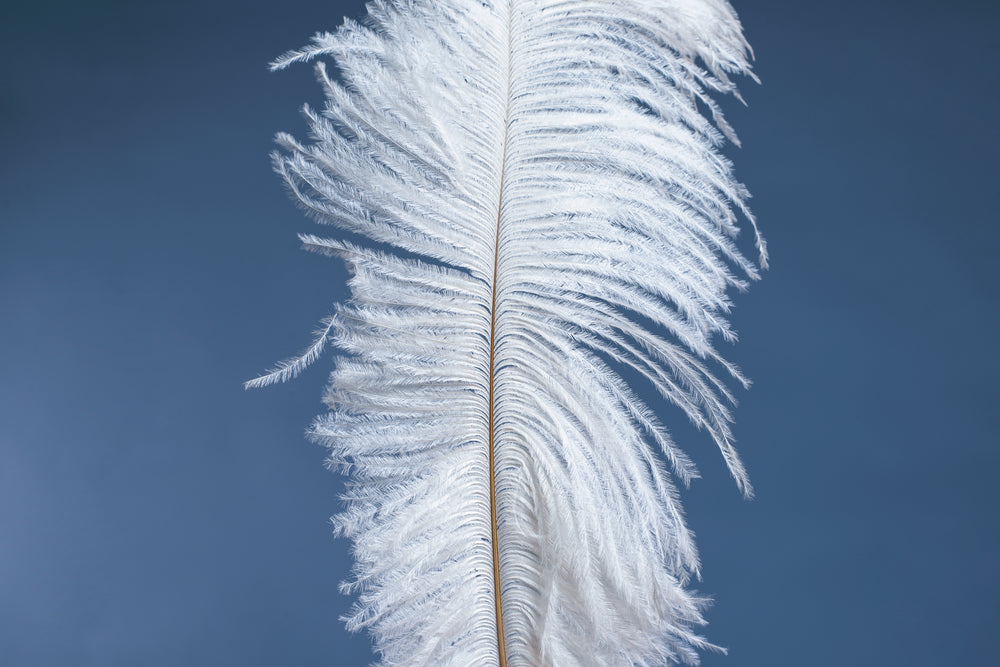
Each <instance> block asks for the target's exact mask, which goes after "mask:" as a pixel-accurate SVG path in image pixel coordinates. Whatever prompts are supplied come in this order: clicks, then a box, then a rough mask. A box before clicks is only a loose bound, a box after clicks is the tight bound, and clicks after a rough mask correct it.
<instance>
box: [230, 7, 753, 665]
mask: <svg viewBox="0 0 1000 667" xmlns="http://www.w3.org/2000/svg"><path fill="white" fill-rule="evenodd" d="M321 56H325V57H329V58H332V60H333V62H335V63H336V65H337V67H338V68H339V77H333V76H330V75H329V74H328V73H327V70H326V69H325V67H324V65H323V63H322V61H319V62H318V63H317V65H316V70H317V74H318V77H319V80H320V83H321V84H322V86H323V88H324V90H325V92H326V97H327V103H326V106H325V108H324V110H323V111H322V112H316V111H313V110H312V109H310V108H308V107H307V108H306V109H305V114H306V117H307V119H308V121H309V125H310V128H311V131H312V142H311V143H309V144H303V143H300V142H298V141H296V140H295V139H293V138H292V137H290V136H288V135H284V134H282V135H279V137H278V142H279V144H280V145H281V147H282V148H283V149H284V151H283V152H280V153H278V154H276V155H275V164H276V167H277V169H278V171H279V172H280V173H281V175H282V176H283V177H284V178H285V180H286V182H287V183H288V185H289V187H290V188H291V189H292V191H293V192H294V194H295V196H296V197H297V199H298V200H299V201H300V202H301V204H302V205H303V206H305V207H306V209H308V210H309V211H310V212H311V213H312V214H313V215H314V216H315V217H316V219H317V220H319V221H320V222H324V223H330V224H333V225H336V226H338V227H340V228H341V229H343V230H346V231H348V232H351V233H353V234H354V235H356V236H355V238H357V239H368V240H370V241H373V242H376V243H375V244H371V245H370V246H369V247H365V245H364V242H363V241H354V242H348V241H344V240H336V239H327V238H320V237H317V236H312V235H308V236H303V237H302V241H303V243H304V244H305V245H306V247H307V248H310V249H313V250H317V251H319V252H324V253H328V254H332V255H336V256H339V257H342V258H343V259H345V260H346V261H347V263H348V265H349V267H350V269H351V271H352V273H353V277H352V278H351V280H350V288H351V290H352V295H353V296H352V299H351V300H350V302H349V303H347V304H346V305H340V306H338V307H337V308H336V312H335V313H334V314H333V316H332V317H331V318H330V319H329V320H328V321H326V322H324V329H323V330H322V332H321V333H320V335H319V338H318V339H317V340H316V342H315V343H314V344H313V346H311V347H310V348H309V349H308V350H307V351H306V353H305V354H304V355H303V356H302V357H300V358H298V359H294V360H291V361H289V362H285V363H284V364H283V365H281V366H279V367H278V368H277V369H276V370H275V371H273V372H272V373H270V374H268V375H265V376H264V377H262V378H259V379H258V380H255V381H253V382H251V383H249V384H251V385H254V386H262V385H265V384H269V383H270V382H274V381H279V380H285V379H288V378H289V377H293V376H294V375H296V374H297V373H298V372H299V371H301V369H302V368H303V367H304V366H306V365H307V364H308V363H310V362H312V361H313V360H314V359H315V358H316V357H317V356H318V355H319V354H320V352H321V350H322V348H323V347H324V345H325V344H326V341H327V338H328V336H330V337H332V340H333V341H334V342H335V344H336V345H337V347H339V348H340V349H341V350H343V351H344V353H345V354H344V355H343V356H341V357H340V358H339V359H338V361H337V364H336V370H335V371H334V372H333V375H332V378H331V383H330V390H329V396H328V400H329V403H330V405H331V407H332V410H331V412H330V413H328V414H327V415H325V416H323V417H321V418H319V419H318V420H317V421H316V423H315V425H314V426H313V429H312V433H313V435H314V436H315V437H316V438H317V439H318V440H320V441H321V442H323V443H324V444H326V445H327V446H328V447H329V449H330V456H331V461H332V462H333V463H334V464H336V465H337V466H340V467H342V468H343V469H344V470H346V471H349V472H350V474H351V475H352V477H351V479H352V481H351V483H350V485H349V487H348V490H347V493H346V500H347V509H346V511H344V512H343V513H342V514H341V515H339V516H338V517H337V518H336V519H335V521H336V526H337V530H338V532H339V533H340V534H341V535H344V536H347V537H349V538H351V539H352V540H353V541H354V554H355V558H356V566H355V570H354V578H353V581H352V582H350V583H348V584H345V586H344V589H345V591H347V592H350V593H353V594H356V595H357V596H358V597H357V604H356V606H355V608H354V611H353V613H352V615H351V616H350V618H348V619H347V623H348V627H349V628H350V629H352V630H357V629H360V628H366V629H367V630H368V631H369V632H370V633H371V634H372V635H373V637H374V641H375V646H376V649H377V650H378V651H379V652H380V654H381V659H382V664H384V665H489V664H498V663H501V664H505V665H511V666H514V665H517V666H528V665H532V666H534V665H559V666H564V665H662V664H674V663H678V662H684V663H697V661H698V650H700V649H703V648H705V647H706V646H707V644H706V643H705V642H704V640H703V639H702V638H701V637H699V636H698V635H697V634H695V633H696V629H697V627H698V626H700V625H702V624H703V623H704V620H703V618H702V615H701V611H702V609H703V607H704V604H705V602H704V600H702V599H700V598H699V597H697V596H696V595H695V594H693V593H692V592H691V591H690V590H689V589H688V584H689V582H690V580H691V577H692V576H696V575H697V574H698V557H697V553H696V551H695V547H694V544H693V542H692V538H691V534H690V533H689V531H688V529H687V527H686V526H685V522H684V518H683V514H682V511H681V508H680V505H679V503H678V498H677V491H676V489H675V486H674V484H673V482H672V481H671V474H670V472H669V471H668V470H667V468H666V467H665V466H664V463H663V461H666V462H667V464H668V465H669V466H670V469H671V470H672V471H673V473H674V475H676V476H677V478H679V479H680V480H681V481H682V482H683V483H685V484H686V483H687V482H688V481H689V480H690V479H691V478H693V477H695V476H697V472H696V471H695V469H694V466H693V464H692V463H691V461H690V460H689V459H688V458H687V456H685V454H684V453H683V452H682V451H681V450H680V449H678V448H677V446H676V445H675V444H674V442H673V440H672V439H671V437H670V435H669V433H668V432H667V429H666V428H665V427H664V425H663V423H662V422H661V421H660V418H659V417H658V416H657V415H656V414H654V413H653V412H652V411H651V410H650V409H649V408H648V407H647V406H646V404H645V402H644V401H643V400H642V399H641V398H640V397H639V396H638V395H637V393H636V391H635V390H633V388H631V387H629V386H628V385H626V383H625V382H624V381H623V379H622V376H621V372H622V371H623V369H629V373H633V372H634V373H636V374H638V375H639V376H641V377H643V378H645V381H647V382H648V383H649V384H650V385H651V386H652V387H653V388H654V389H655V390H656V391H657V392H658V393H659V395H660V396H661V397H662V398H663V399H664V400H665V401H667V402H669V403H671V404H673V405H675V406H677V407H678V408H680V409H681V410H682V411H683V412H684V413H685V414H686V415H687V417H688V418H689V419H690V420H691V421H692V422H693V423H694V424H696V425H697V426H698V427H699V428H701V429H704V430H705V431H707V432H708V434H709V435H710V436H711V438H712V439H713V440H714V441H715V442H716V443H717V445H718V446H719V448H720V449H721V451H722V453H723V456H724V457H725V460H726V462H727V464H728V465H729V469H730V470H731V471H732V474H733V476H734V477H735V479H736V482H737V484H738V485H739V486H740V488H741V489H743V490H744V491H745V492H746V493H747V494H749V493H750V486H749V482H748V481H747V477H746V473H745V471H744V469H743V466H742V464H741V463H740V460H739V458H738V456H737V455H736V452H735V450H734V449H733V446H732V441H733V438H732V434H731V430H730V423H731V414H730V409H729V405H730V404H731V402H732V396H731V395H730V393H729V392H728V390H727V389H726V387H725V386H724V385H723V383H721V382H720V381H719V380H717V379H716V378H715V377H714V376H713V375H712V372H711V368H712V367H715V368H723V369H725V370H726V371H727V372H728V373H729V374H730V375H731V376H732V377H733V378H735V379H736V380H737V381H738V382H741V383H743V384H747V381H746V380H745V379H744V378H743V376H742V375H741V374H740V372H739V371H738V370H737V369H736V367H735V366H733V365H731V364H730V363H728V362H726V361H725V360H723V359H722V358H721V357H720V356H719V354H718V353H717V352H716V351H715V349H714V348H713V345H712V340H713V338H714V337H716V336H717V335H718V336H721V337H722V338H724V339H727V340H732V339H734V338H735V336H734V334H733V332H732V331H731V329H730V328H729V325H728V323H727V320H726V313H727V312H728V310H729V307H730V302H729V298H728V296H727V290H728V288H730V287H735V288H737V289H742V288H744V287H745V286H746V278H750V279H755V278H757V277H758V273H757V267H756V266H755V265H754V264H753V263H752V262H750V261H748V260H747V259H745V258H744V257H743V255H741V253H740V251H739V250H738V249H737V248H736V245H735V243H734V240H733V239H734V237H735V235H736V232H737V212H739V213H742V215H743V216H744V217H746V218H747V219H748V220H749V221H750V222H751V224H752V225H753V228H754V232H755V234H756V225H755V223H754V222H753V218H752V217H751V215H750V213H749V212H748V211H747V209H746V207H745V205H744V200H745V199H746V197H747V194H746V192H745V191H744V188H743V187H742V186H741V185H740V184H739V183H737V182H736V181H735V180H734V179H733V176H732V174H731V166H730V164H729V162H728V161H727V160H726V159H725V158H724V157H722V156H721V155H720V154H719V152H718V147H719V146H720V145H721V143H722V142H723V141H724V137H728V138H729V139H731V140H733V141H735V136H734V135H733V133H732V131H731V129H730V128H729V126H728V125H727V124H726V123H725V121H724V120H723V118H722V115H721V113H720V112H719V109H718V106H717V105H716V103H715V101H714V100H713V99H712V97H711V96H710V93H715V92H721V93H735V88H734V85H733V83H732V82H731V80H730V78H729V76H730V75H731V74H733V73H741V74H749V64H748V60H747V57H748V47H747V44H746V43H745V41H744V39H743V36H742V33H741V29H740V25H739V22H738V20H737V18H736V15H735V13H734V11H733V10H732V8H731V7H730V6H729V4H728V3H727V2H725V1H724V0H510V1H509V2H508V1H504V0H482V1H478V0H433V1H432V0H375V1H374V2H371V3H370V4H369V5H368V18H367V20H366V23H365V24H363V25H362V24H359V23H356V22H354V21H351V20H347V21H346V22H345V23H344V25H343V26H342V27H341V28H340V29H339V30H337V31H336V32H334V33H324V34H320V35H317V36H316V37H315V39H314V41H313V43H312V44H311V45H309V46H308V47H306V48H304V49H302V50H300V51H293V52H290V53H288V54H286V55H285V56H283V57H282V58H280V59H279V60H278V61H277V62H276V63H275V65H274V66H275V67H276V68H281V67H285V66H287V65H290V64H292V63H295V62H300V61H308V60H312V59H314V58H317V57H321ZM699 106H701V107H702V108H704V109H706V110H707V111H708V114H709V115H710V116H711V120H708V119H706V118H705V117H704V116H703V115H702V113H701V112H700V111H699ZM756 238H757V245H758V249H759V251H760V261H759V265H760V266H766V251H765V248H764V245H763V242H762V241H761V239H760V236H759V234H757V237H756ZM741 275H742V277H740V276H741ZM494 535H495V536H496V538H495V539H494ZM495 573H498V575H499V579H498V586H496V585H495ZM497 588H498V589H499V592H500V603H499V604H498V603H497V600H496V590H497ZM498 611H499V613H498ZM501 621H502V632H501V631H500V629H499V628H500V627H501V623H500V622H501ZM498 634H501V635H502V636H500V637H498Z"/></svg>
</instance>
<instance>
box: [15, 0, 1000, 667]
mask: <svg viewBox="0 0 1000 667" xmlns="http://www.w3.org/2000/svg"><path fill="white" fill-rule="evenodd" d="M736 6H737V9H738V10H739V12H740V16H741V19H742V21H743V23H744V27H745V29H746V34H747V36H748V38H749V40H750V41H751V43H752V44H753V46H754V49H755V52H756V56H757V62H756V71H757V73H758V74H759V75H760V77H761V78H762V79H763V82H764V83H763V85H762V86H756V85H754V84H752V83H751V82H749V81H745V82H743V92H744V95H745V97H746V99H747V101H748V102H749V109H744V108H743V107H742V106H740V105H738V104H736V103H727V104H726V108H727V110H728V111H729V118H730V121H731V122H732V123H733V124H734V126H735V127H736V128H737V131H738V132H739V134H740V136H741V138H742V140H743V144H744V148H742V149H739V150H735V149H734V150H731V151H729V153H730V154H731V155H732V157H733V158H734V160H735V161H736V163H737V173H738V175H739V177H740V178H741V179H742V180H743V181H744V182H745V183H746V184H747V185H748V187H749V188H750V190H751V191H752V192H753V193H754V200H753V202H752V204H753V208H754V210H755V212H756V213H757V215H758V217H759V219H760V220H761V224H762V227H763V229H764V231H765V234H766V236H767V238H768V240H769V242H770V247H771V251H772V255H773V267H772V269H771V270H770V271H769V272H768V273H767V274H766V276H765V280H764V281H762V282H761V283H759V284H757V285H755V286H754V287H753V288H752V289H751V291H750V292H749V293H747V294H744V295H738V296H737V297H736V301H737V306H738V307H737V310H736V312H735V316H734V320H735V324H736V326H737V328H738V329H739V331H740V333H741V338H742V340H741V342H740V344H739V345H737V346H736V347H735V348H733V349H731V350H729V351H728V353H727V354H728V356H729V357H730V358H732V359H734V360H735V361H736V362H737V363H739V364H740V365H741V367H742V368H743V369H744V370H745V371H747V372H748V373H749V374H750V375H751V376H752V377H753V378H754V379H755V381H756V384H755V386H754V387H753V389H752V390H751V391H749V392H742V393H741V394H740V396H741V406H740V408H739V409H738V410H737V415H736V416H737V424H736V432H737V435H738V437H739V439H740V442H739V445H740V447H741V451H742V453H743V455H744V457H745V460H746V461H747V464H748V466H749V468H750V472H751V475H752V477H753V480H754V483H755V486H756V489H757V492H758V498H757V500H755V501H753V502H746V501H744V500H742V499H741V497H740V496H739V494H738V493H737V491H736V489H735V487H734V485H733V484H732V482H731V480H730V479H729V478H728V476H727V474H726V473H725V471H724V469H723V465H722V462H721V457H719V456H718V454H717V452H714V451H713V450H712V448H711V447H710V443H709V442H708V441H707V439H706V438H705V437H704V436H703V435H700V434H693V433H690V432H689V431H685V430H684V429H685V428H686V427H685V425H684V424H682V423H680V422H681V420H680V419H679V417H678V415H676V414H673V415H668V421H670V423H671V424H672V425H673V428H674V429H675V430H676V431H679V435H680V437H681V439H682V443H686V449H687V450H688V451H689V452H691V453H692V454H693V455H694V457H695V458H696V460H697V461H698V462H699V464H700V465H701V468H702V472H703V474H704V479H703V480H699V481H698V482H696V483H695V484H694V486H693V487H692V489H691V490H690V491H689V492H687V493H685V494H684V500H685V505H686V508H687V510H688V514H689V519H690V523H691V525H692V526H693V528H694V529H695V531H696V532H697V534H698V539H699V545H700V548H701V551H702V556H703V561H704V568H703V571H704V580H703V582H702V583H701V585H700V588H701V590H702V591H703V592H705V593H708V594H710V595H712V596H713V597H714V598H715V600H716V604H715V606H714V607H713V608H712V609H711V610H710V612H709V621H710V625H709V627H708V628H707V633H708V636H709V638H710V639H711V640H713V641H715V642H717V643H720V644H722V645H725V646H727V647H728V648H729V649H730V656H729V657H722V656H716V655H709V656H706V658H705V661H704V662H705V664H706V665H710V666H720V665H728V666H730V667H735V666H740V667H744V666H751V665H760V666H764V665H767V666H771V667H773V666H786V665H787V666H797V665H810V666H814V667H820V666H825V665H831V666H832V665H838V666H841V665H873V666H874V665H878V666H881V665H910V666H914V667H917V666H922V665H928V666H929V665H935V666H939V665H969V666H972V665H984V664H988V663H990V662H991V658H990V655H994V656H995V650H992V649H995V641H994V638H995V634H996V631H997V628H998V627H1000V577H998V568H997V554H998V553H1000V539H998V538H1000V532H998V524H997V518H996V516H997V514H996V510H997V491H996V482H995V481H994V480H995V476H996V471H997V469H998V464H1000V448H998V446H997V445H998V442H997V433H998V425H1000V424H998V422H1000V417H998V414H1000V413H998V410H997V408H996V403H997V398H998V397H997V389H996V387H997V380H996V378H997V373H998V370H1000V368H998V355H997V354H996V352H995V350H994V348H995V346H996V336H997V333H996V332H997V325H998V321H997V319H998V318H997V310H998V309H997V304H998V289H997V287H998V285H997V281H996V279H995V277H994V275H995V270H994V269H995V264H996V260H995V253H996V251H997V244H998V240H1000V232H998V228H997V222H998V219H997V213H996V205H995V203H996V193H997V191H998V187H997V184H996V180H997V179H996V177H997V158H998V148H1000V141H998V133H997V126H996V123H997V119H998V118H1000V104H998V100H1000V97H998V92H997V91H998V89H1000V88H998V85H1000V74H998V71H1000V57H998V56H1000V47H998V45H1000V40H998V39H997V34H998V33H1000V20H998V13H1000V7H998V5H997V4H996V3H994V2H986V1H983V2H975V1H973V0H964V1H962V0H960V1H956V2H951V3H944V2H940V1H937V2H924V1H920V0H906V1H898V2H897V1H888V0H887V1H884V2H877V1H875V2H872V1H861V0H845V1H843V2H835V3H834V2H825V3H820V2H792V1H787V2H777V1H774V2H765V1H763V0H754V1H753V2H751V1H745V2H738V3H737V5H736ZM362 13H363V7H362V6H361V3H359V2H352V3H337V2H326V3H320V2H302V1H299V0H288V1H286V2H284V3H280V4H279V3H273V2H258V1H250V2H246V1H244V2H239V3H237V2H228V1H214V2H209V3H200V2H193V1H191V0H183V1H178V2H172V3H161V4H154V3H135V2H125V1H115V0H103V1H99V0H94V1H92V2H88V3H68V2H64V3H59V2H36V3H30V4H29V3H22V4H20V5H18V4H16V3H6V4H5V6H4V9H3V12H2V15H0V56H2V57H0V76H2V79H0V83H2V89H0V313H2V315H0V318H2V322H3V324H2V327H0V664H3V665H12V666H18V667H20V666H48V665H60V666H61V665H67V666H68V665H73V666H79V667H85V666H88V665H95V666H96V665H101V666H105V665H108V666H115V665H123V666H124V665H129V666H131V665H154V666H159V665H276V664H287V665H320V664H326V665H330V664H333V665H363V664H366V662H367V661H369V660H370V653H369V649H368V639H367V637H365V636H351V635H348V634H347V633H346V631H345V630H344V629H343V627H342V625H341V624H340V623H339V622H338V621H337V617H338V616H339V615H340V614H342V613H343V612H344V611H345V610H346V609H347V607H348V605H349V603H350V600H349V599H348V598H346V597H344V596H341V595H340V594H339V593H338V592H337V583H338V582H339V581H340V580H342V579H344V578H346V577H347V576H348V572H349V557H348V548H347V544H346V543H345V542H344V541H342V540H335V539H334V538H332V537H331V536H330V534H329V527H328V524H327V520H328V517H329V515H330V514H333V513H334V512H336V511H337V509H338V507H339V501H338V499H337V497H338V493H339V490H340V489H341V488H342V481H341V480H339V479H338V478H337V477H336V476H334V475H332V474H330V473H328V472H326V471H325V470H324V469H323V466H322V460H323V457H324V453H323V451H322V449H321V448H319V447H317V446H315V445H312V444H309V443H307V442H306V441H305V439H304V438H303V435H302V434H303V430H304V428H305V427H306V426H307V425H308V423H309V422H310V421H311V419H312V418H313V416H314V415H315V414H316V413H318V412H319V411H321V409H322V407H321V404H320V400H319V399H320V393H321V389H322V386H323V384H324V382H325V376H326V369H328V368H329V358H328V357H327V358H326V359H324V360H323V361H321V362H319V364H318V365H317V366H315V367H313V368H312V369H311V370H310V371H309V372H308V373H306V374H305V375H304V376H303V377H301V378H299V379H298V380H297V381H296V382H294V383H291V384H288V385H282V386H279V387H276V388H271V389H269V390H266V391H259V392H243V391H242V389H241V387H240V383H241V381H243V380H245V379H248V378H250V377H252V376H253V375H255V374H256V373H257V372H259V371H261V370H263V369H264V368H266V367H267V366H269V364H270V363H271V362H272V361H274V360H276V359H278V358H281V357H283V356H287V355H289V354H291V353H293V352H295V350H296V349H298V348H301V347H302V346H304V345H306V344H307V342H308V341H309V332H310V331H311V329H312V327H313V326H314V325H315V324H316V322H317V321H318V320H319V319H320V318H322V317H323V316H325V315H326V314H328V312H329V310H330V308H329V304H330V303H331V302H332V301H334V300H337V299H341V298H343V295H344V288H343V281H344V277H345V273H344V271H343V269H342V267H341V266H340V264H339V263H338V262H336V261H331V260H328V259H324V258H322V257H319V256H314V255H309V254H307V253H303V252H301V251H300V250H298V242H297V241H296V239H295V232H298V231H312V230H314V229H315V227H314V226H313V225H312V223H310V222H308V221H307V220H306V219H305V218H304V216H303V215H302V214H301V213H300V212H299V211H298V209H297V208H296V207H295V206H294V205H293V204H292V203H291V202H290V201H289V200H288V198H287V196H286V194H285V192H284V190H283V188H282V186H281V185H280V183H279V181H278V179H277V177H276V176H274V175H273V174H272V173H271V171H270V165H269V162H268V159H267V154H268V152H269V151H270V150H271V147H272V144H271V139H272V136H273V133H274V132H276V131H278V130H287V131H291V132H293V133H295V134H297V135H299V136H303V135H304V134H305V130H304V123H303V121H302V119H301V118H300V116H299V115H298V112H297V109H298V106H299V105H300V104H301V103H302V102H304V101H309V102H310V103H312V104H314V105H316V104H318V103H319V102H320V101H321V98H320V93H319V89H318V87H317V86H316V85H315V84H314V83H313V81H312V73H311V70H310V68H309V67H296V68H293V69H292V70H290V71H287V72H284V73H281V74H270V73H268V72H267V71H266V67H265V65H266V63H267V62H268V61H269V60H270V59H272V58H273V57H275V56H276V55H278V54H280V53H282V52H284V51H285V50H287V49H289V48H293V47H297V46H300V45H302V44H304V43H305V42H306V41H307V39H308V37H309V36H310V35H311V34H312V33H314V32H315V31H317V30H321V29H332V28H334V27H336V26H337V25H339V23H340V21H341V17H342V16H343V15H344V14H347V15H352V16H355V17H359V16H361V15H362ZM994 659H995V658H994Z"/></svg>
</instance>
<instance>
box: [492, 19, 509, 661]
mask: <svg viewBox="0 0 1000 667" xmlns="http://www.w3.org/2000/svg"><path fill="white" fill-rule="evenodd" d="M513 4H514V3H513V1H512V2H510V3H508V5H507V54H508V55H507V105H506V109H505V111H504V129H503V147H502V148H501V150H500V185H499V192H498V194H497V222H496V236H495V238H494V243H493V285H492V298H491V300H490V378H489V382H490V391H489V399H488V400H489V406H488V411H489V457H490V527H491V529H492V533H493V534H492V538H493V603H494V606H495V608H496V620H497V656H498V662H499V665H500V667H507V646H506V641H505V640H504V631H503V603H502V598H501V594H500V539H499V535H498V530H497V474H496V447H495V413H496V410H495V403H494V386H495V384H496V338H497V336H496V331H497V276H498V275H499V268H500V217H501V215H502V213H503V186H504V181H505V178H504V177H505V176H506V174H507V169H506V167H507V139H508V137H509V129H510V70H511V66H510V53H511V49H510V44H511V37H510V34H511V27H512V26H511V22H512V18H513V17H512V12H513V10H512V5H513Z"/></svg>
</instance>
